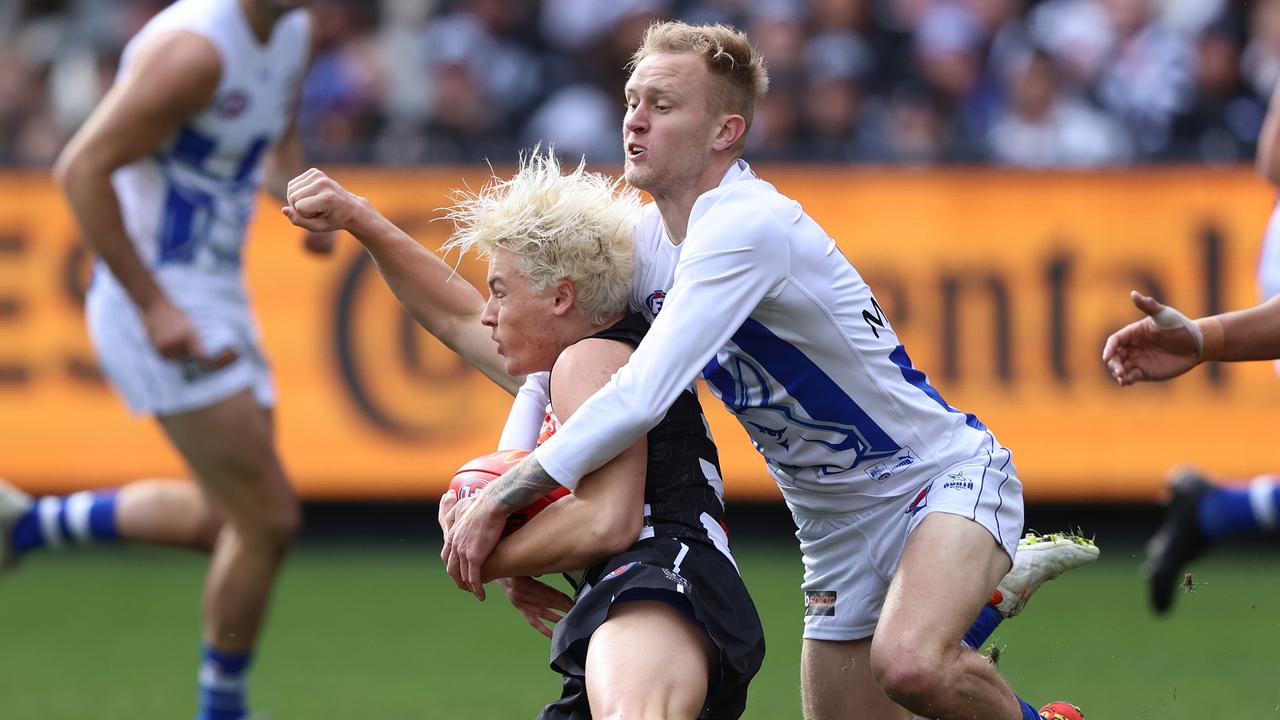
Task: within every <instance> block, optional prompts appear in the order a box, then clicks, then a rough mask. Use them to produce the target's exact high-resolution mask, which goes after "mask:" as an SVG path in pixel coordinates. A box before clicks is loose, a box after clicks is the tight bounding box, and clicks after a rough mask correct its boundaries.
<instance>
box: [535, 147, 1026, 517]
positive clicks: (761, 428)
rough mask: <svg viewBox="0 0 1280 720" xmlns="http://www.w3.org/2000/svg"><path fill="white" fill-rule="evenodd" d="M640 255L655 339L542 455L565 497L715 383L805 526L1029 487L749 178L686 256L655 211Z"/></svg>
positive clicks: (641, 291)
mask: <svg viewBox="0 0 1280 720" xmlns="http://www.w3.org/2000/svg"><path fill="white" fill-rule="evenodd" d="M636 243H637V247H636V255H637V263H638V264H637V273H636V287H635V288H634V292H633V298H632V302H633V304H634V305H635V309H637V310H640V311H641V312H643V313H645V314H646V315H647V316H648V317H650V318H653V327H652V329H651V330H650V331H649V334H648V336H647V337H646V338H645V340H644V341H643V342H642V343H641V344H640V347H639V348H638V349H637V350H636V352H635V354H634V355H632V357H631V360H630V362H629V363H628V364H627V365H626V366H624V367H623V368H622V369H621V370H619V372H618V373H617V374H616V375H615V376H614V378H613V379H612V380H611V381H610V382H609V383H608V384H607V385H606V386H605V387H604V388H602V389H601V390H600V391H599V392H597V393H596V394H595V395H594V396H592V397H591V398H590V399H589V400H588V401H587V402H586V403H584V404H583V405H582V407H580V408H579V409H578V411H577V412H576V413H575V414H574V416H573V417H572V418H570V420H569V421H568V422H567V423H565V425H564V428H563V429H562V430H561V431H560V432H558V433H556V435H555V436H554V437H553V438H551V439H550V440H549V441H547V442H546V443H545V444H544V445H542V446H541V447H540V448H539V449H538V450H537V451H536V455H537V457H538V460H539V462H540V463H541V464H542V466H543V468H544V469H546V470H547V471H548V472H549V473H550V474H551V475H552V477H554V478H556V480H557V481H559V482H561V483H562V484H565V485H567V486H569V487H572V486H573V484H574V483H575V482H576V480H577V479H578V478H580V477H582V476H583V475H585V474H586V473H588V472H590V471H591V470H593V469H595V468H596V467H599V466H600V465H601V464H602V463H604V462H606V461H608V459H609V458H612V457H613V456H615V455H616V454H617V453H618V452H620V451H621V450H622V449H624V448H626V447H627V446H629V445H630V444H631V443H632V442H633V441H634V438H636V437H638V436H639V435H640V434H642V433H644V432H645V431H647V430H648V428H649V427H651V426H652V425H653V424H654V423H655V422H656V421H657V420H659V419H661V418H662V416H663V413H664V412H665V411H666V408H667V407H668V406H669V405H670V404H671V403H672V402H673V401H674V399H675V398H676V396H677V395H678V394H679V393H680V391H682V390H683V389H684V388H686V387H688V385H689V384H690V383H691V382H693V380H694V379H695V378H696V377H698V376H699V375H701V376H702V377H703V378H704V379H705V380H706V382H707V384H708V385H709V386H710V388H711V389H712V391H713V392H714V393H715V394H716V395H717V396H718V397H719V398H720V399H721V400H722V401H723V402H724V404H725V406H726V407H727V408H728V409H729V410H730V412H732V413H733V414H735V415H736V416H737V417H738V419H739V421H740V422H741V423H742V425H743V427H744V428H745V429H746V430H747V433H748V434H749V435H750V437H751V439H752V441H753V442H754V443H755V445H756V447H757V449H758V450H759V451H760V452H761V454H763V455H764V457H765V460H766V462H767V464H768V467H769V471H770V473H771V474H772V476H773V477H774V479H775V480H776V481H777V483H778V485H779V487H780V488H781V489H782V492H783V495H784V497H785V498H786V500H787V502H788V504H789V505H790V506H791V508H792V510H794V511H796V512H809V511H812V512H851V511H855V510H858V509H861V508H862V507H865V506H867V505H869V504H871V503H873V502H875V501H876V499H877V498H883V497H897V496H902V495H906V494H908V493H911V492H914V491H916V490H917V489H918V488H919V487H920V486H921V485H923V484H924V483H926V482H928V481H929V480H931V479H932V478H934V477H935V476H937V475H938V474H940V473H941V472H942V471H943V470H945V469H946V468H948V467H950V466H952V465H955V464H958V463H973V462H974V461H975V460H978V461H980V462H982V463H986V462H988V461H989V460H990V459H991V458H993V457H998V458H999V460H998V461H996V464H997V465H998V466H1000V469H1002V470H1003V471H1004V472H1006V473H1009V474H1010V475H1012V474H1013V469H1012V466H1011V464H1009V463H1008V454H1007V453H1005V452H1000V451H1002V450H1003V448H1001V447H1000V446H999V445H998V443H997V442H996V440H995V438H994V436H992V434H991V433H990V432H989V431H988V430H987V429H986V428H985V427H984V426H983V425H982V423H981V422H979V421H978V419H977V418H976V417H974V416H972V415H966V414H964V413H962V412H960V411H958V410H956V409H955V408H952V407H951V406H950V405H948V404H947V403H946V402H945V401H944V400H943V399H942V396H941V395H939V393H938V392H937V391H936V390H935V389H934V388H933V387H932V386H931V385H930V384H929V381H928V379H927V378H926V377H925V375H924V373H922V372H921V371H919V370H917V369H916V368H915V367H914V366H913V365H912V362H911V359H910V357H909V356H908V355H907V352H906V349H905V348H904V347H903V346H902V343H901V342H900V341H899V339H898V336H897V334H896V333H895V332H894V330H893V327H892V326H891V325H890V323H889V321H888V318H886V317H885V314H884V312H883V311H882V310H881V309H880V306H879V305H878V304H877V303H876V300H875V298H874V297H873V296H872V294H871V289H870V288H869V287H868V286H867V284H866V283H865V282H863V280H862V277H861V276H860V275H859V274H858V271H857V270H855V269H854V267H853V265H851V264H850V263H849V261H848V260H847V259H846V258H845V257H844V256H843V255H842V254H841V252H840V250H839V248H838V247H837V246H836V244H835V242H834V241H833V240H832V239H831V238H830V237H828V236H827V234H826V233H825V232H823V230H822V228H821V227H819V226H818V224H817V223H816V222H814V221H813V220H812V219H811V218H810V217H809V216H808V215H807V214H805V212H804V210H803V209H802V208H801V207H800V205H799V203H797V202H795V201H794V200H792V199H790V198H787V197H785V196H783V195H781V194H780V193H778V192H777V190H776V189H774V187H773V186H772V185H770V184H769V183H767V182H765V181H763V180H761V179H759V178H757V177H756V176H755V175H754V173H752V171H751V169H750V167H748V166H747V164H746V163H745V162H742V161H739V162H738V163H737V164H736V165H735V166H734V167H733V168H731V169H730V170H729V172H728V173H727V175H726V176H725V178H724V180H723V181H722V182H721V184H720V186H719V187H717V188H716V189H714V190H711V191H709V192H707V193H704V194H703V195H702V196H701V197H699V198H698V200H697V202H696V203H695V204H694V207H693V211H692V213H691V215H690V218H689V230H688V234H687V238H686V240H685V241H684V243H682V244H680V245H675V244H673V243H672V242H671V241H670V239H669V238H668V237H667V235H666V232H665V230H664V228H663V225H662V222H661V218H660V217H659V215H658V213H657V211H656V208H654V207H650V208H647V209H646V212H645V215H644V216H643V218H642V219H641V221H640V222H639V224H638V225H637V231H636ZM730 482H732V480H730Z"/></svg>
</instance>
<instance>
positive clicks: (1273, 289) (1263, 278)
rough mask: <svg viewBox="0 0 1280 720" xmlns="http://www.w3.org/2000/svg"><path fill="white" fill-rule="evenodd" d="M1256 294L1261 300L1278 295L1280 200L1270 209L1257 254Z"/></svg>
mask: <svg viewBox="0 0 1280 720" xmlns="http://www.w3.org/2000/svg"><path fill="white" fill-rule="evenodd" d="M1258 295H1259V296H1260V299H1261V300H1263V301H1266V300H1270V299H1271V298H1273V297H1275V296H1276V295H1280V202H1278V203H1276V206H1275V207H1274V208H1273V209H1272V210H1271V219H1270V220H1268V221H1267V230H1266V232H1265V233H1264V234H1263V236H1262V253H1261V254H1260V255H1259V256H1258Z"/></svg>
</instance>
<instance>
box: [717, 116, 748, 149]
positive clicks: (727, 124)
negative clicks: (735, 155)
mask: <svg viewBox="0 0 1280 720" xmlns="http://www.w3.org/2000/svg"><path fill="white" fill-rule="evenodd" d="M746 132H747V121H746V118H744V117H742V116H741V115H725V116H724V118H723V119H721V121H720V127H719V129H717V130H716V136H715V139H714V140H713V141H712V145H711V146H712V147H713V148H715V149H716V150H728V149H729V148H731V147H733V144H734V143H736V142H738V139H739V138H741V137H742V136H743V134H745V133H746Z"/></svg>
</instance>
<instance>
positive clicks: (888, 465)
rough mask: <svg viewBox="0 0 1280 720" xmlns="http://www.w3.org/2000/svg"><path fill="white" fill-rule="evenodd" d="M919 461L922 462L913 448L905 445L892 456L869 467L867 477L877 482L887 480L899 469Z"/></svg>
mask: <svg viewBox="0 0 1280 720" xmlns="http://www.w3.org/2000/svg"><path fill="white" fill-rule="evenodd" d="M918 462H920V458H919V457H917V456H916V454H915V453H914V452H912V451H911V448H909V447H904V448H902V449H901V450H899V451H898V452H896V453H894V456H893V457H892V458H889V459H888V460H884V461H882V462H878V463H876V464H875V465H872V466H871V467H869V468H867V477H869V478H871V479H872V480H875V481H876V482H884V481H885V480H888V479H889V478H891V477H893V476H894V474H895V473H897V472H898V471H899V470H902V469H903V468H908V467H911V466H912V465H915V464H916V463H918Z"/></svg>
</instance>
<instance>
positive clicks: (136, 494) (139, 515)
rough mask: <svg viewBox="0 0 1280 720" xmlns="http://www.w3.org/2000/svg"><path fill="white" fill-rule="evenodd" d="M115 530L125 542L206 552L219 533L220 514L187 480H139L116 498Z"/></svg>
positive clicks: (220, 524) (201, 491)
mask: <svg viewBox="0 0 1280 720" xmlns="http://www.w3.org/2000/svg"><path fill="white" fill-rule="evenodd" d="M116 526H117V529H118V530H119V532H120V539H121V540H125V541H127V542H138V543H147V544H150V545H165V546H168V547H182V548H190V549H192V550H202V551H205V552H208V551H211V550H213V544H214V541H215V540H216V539H217V537H218V533H219V531H221V530H222V511H221V510H219V509H218V506H217V503H216V502H214V501H213V499H212V498H210V497H209V496H208V494H207V493H206V492H205V491H204V489H203V488H201V487H200V485H199V484H198V483H195V482H192V481H190V480H138V481H135V482H131V483H129V484H128V485H125V486H124V487H121V488H120V492H119V493H118V494H117V495H116Z"/></svg>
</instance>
